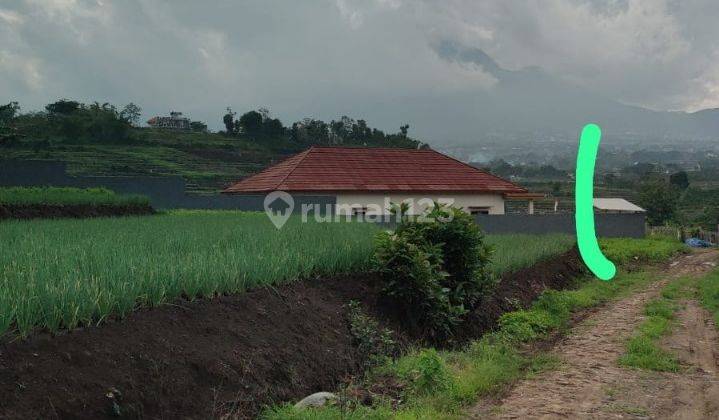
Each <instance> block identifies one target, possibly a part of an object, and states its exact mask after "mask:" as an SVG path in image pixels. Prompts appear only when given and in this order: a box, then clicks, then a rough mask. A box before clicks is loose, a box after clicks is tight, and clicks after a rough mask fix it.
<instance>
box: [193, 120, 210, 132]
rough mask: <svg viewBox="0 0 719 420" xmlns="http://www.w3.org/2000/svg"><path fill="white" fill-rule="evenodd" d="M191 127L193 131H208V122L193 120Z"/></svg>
mask: <svg viewBox="0 0 719 420" xmlns="http://www.w3.org/2000/svg"><path fill="white" fill-rule="evenodd" d="M190 129H191V130H192V131H202V132H204V131H207V124H205V123H203V122H202V121H192V122H191V123H190Z"/></svg>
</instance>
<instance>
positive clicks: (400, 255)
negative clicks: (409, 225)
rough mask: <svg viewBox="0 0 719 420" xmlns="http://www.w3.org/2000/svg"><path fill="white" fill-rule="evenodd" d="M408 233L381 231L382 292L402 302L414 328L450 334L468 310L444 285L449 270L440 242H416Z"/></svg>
mask: <svg viewBox="0 0 719 420" xmlns="http://www.w3.org/2000/svg"><path fill="white" fill-rule="evenodd" d="M409 237H411V233H409V231H407V232H406V233H405V234H404V235H397V234H392V233H389V232H381V233H380V234H379V235H378V238H377V246H376V253H375V257H376V260H377V262H378V270H379V273H380V275H381V276H382V279H383V282H384V288H383V292H384V294H385V295H386V296H388V297H389V298H391V299H392V300H394V301H395V302H397V303H398V304H399V306H400V308H401V310H402V311H403V312H404V313H405V315H406V321H407V322H408V323H409V324H410V325H411V326H412V327H414V328H415V329H417V328H427V335H428V336H430V337H440V336H446V335H449V334H450V333H451V331H452V329H453V327H454V326H455V325H456V324H457V323H458V322H459V321H460V316H461V315H463V314H464V313H465V310H464V308H462V307H456V306H453V305H452V304H451V302H450V300H449V293H448V290H447V289H445V288H443V287H442V280H443V279H444V277H445V276H446V273H445V272H443V271H442V258H441V250H440V248H439V246H437V245H433V246H428V245H427V244H424V243H421V244H420V245H418V244H415V243H413V241H412V240H410V238H409Z"/></svg>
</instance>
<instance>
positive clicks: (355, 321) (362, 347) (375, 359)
mask: <svg viewBox="0 0 719 420" xmlns="http://www.w3.org/2000/svg"><path fill="white" fill-rule="evenodd" d="M349 318H350V334H351V335H352V339H353V341H354V344H355V346H356V347H357V351H358V352H359V355H360V358H361V359H362V361H363V363H364V365H365V367H366V368H369V367H372V366H376V365H379V364H380V363H382V362H384V361H385V360H386V359H387V358H388V357H390V356H391V355H392V354H393V353H394V352H395V348H396V343H395V342H394V340H393V339H392V332H391V331H390V330H388V329H386V328H383V329H380V328H379V325H378V324H377V321H375V320H374V319H372V318H371V317H370V316H368V315H367V314H365V313H364V312H363V311H362V308H361V307H360V304H359V302H357V301H352V302H350V304H349Z"/></svg>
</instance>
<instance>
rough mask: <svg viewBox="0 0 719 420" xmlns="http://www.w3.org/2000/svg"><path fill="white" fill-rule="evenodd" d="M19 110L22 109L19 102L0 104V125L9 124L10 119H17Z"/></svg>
mask: <svg viewBox="0 0 719 420" xmlns="http://www.w3.org/2000/svg"><path fill="white" fill-rule="evenodd" d="M18 111H20V105H18V104H17V102H10V103H9V104H7V105H0V126H3V125H9V124H10V121H12V120H13V119H15V115H17V113H18Z"/></svg>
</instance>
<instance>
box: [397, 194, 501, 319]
mask: <svg viewBox="0 0 719 420" xmlns="http://www.w3.org/2000/svg"><path fill="white" fill-rule="evenodd" d="M428 218H429V219H431V220H434V222H432V223H427V222H422V221H421V220H418V219H415V220H408V221H407V222H405V223H404V224H402V225H400V226H399V228H398V229H397V232H398V234H401V233H402V231H403V230H406V229H416V230H417V231H419V232H420V233H421V235H422V239H423V240H425V241H426V242H427V243H429V244H437V245H440V247H441V250H442V258H443V261H444V270H445V271H446V272H447V274H448V275H447V278H446V279H445V281H444V286H445V287H446V288H447V289H449V290H450V291H451V294H450V300H451V301H452V303H453V304H455V305H468V306H470V307H473V306H474V305H476V304H477V303H478V301H479V299H480V298H481V297H482V295H483V294H484V293H486V292H487V291H488V290H489V289H491V287H492V286H493V285H494V282H493V281H492V277H491V276H490V275H489V272H488V266H489V256H490V252H491V250H490V248H489V247H488V246H487V245H486V244H485V241H484V235H483V234H482V231H481V230H480V229H479V226H478V225H477V223H475V221H474V219H473V218H472V216H470V215H469V214H467V213H465V212H464V211H462V210H460V209H457V208H451V207H450V208H446V207H443V206H440V205H435V206H434V207H433V208H432V210H431V211H430V212H429V214H428ZM443 220H444V222H443Z"/></svg>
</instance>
